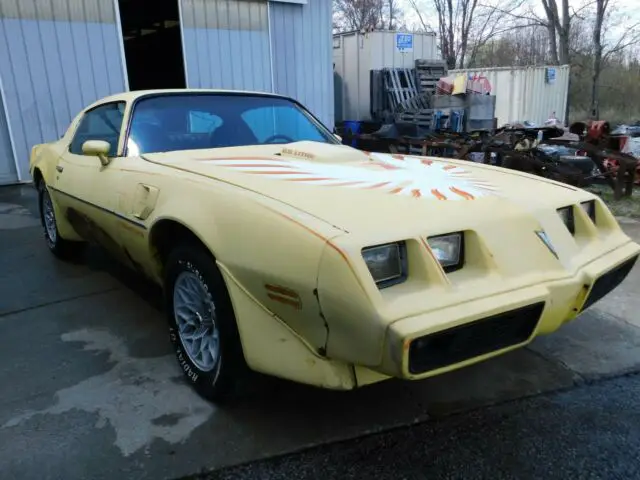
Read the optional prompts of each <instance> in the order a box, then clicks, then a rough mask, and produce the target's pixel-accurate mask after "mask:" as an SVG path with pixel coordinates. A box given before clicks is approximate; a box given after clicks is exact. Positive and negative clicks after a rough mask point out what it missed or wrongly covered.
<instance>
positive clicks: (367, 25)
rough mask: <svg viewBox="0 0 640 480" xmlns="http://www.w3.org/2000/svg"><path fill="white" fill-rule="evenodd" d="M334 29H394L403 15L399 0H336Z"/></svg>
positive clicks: (334, 4) (334, 5)
mask: <svg viewBox="0 0 640 480" xmlns="http://www.w3.org/2000/svg"><path fill="white" fill-rule="evenodd" d="M333 13H334V21H333V24H334V29H336V30H374V29H380V30H387V29H388V30H392V29H394V28H396V26H397V20H398V19H399V18H400V17H401V15H402V10H401V9H400V6H399V1H398V0H334V2H333Z"/></svg>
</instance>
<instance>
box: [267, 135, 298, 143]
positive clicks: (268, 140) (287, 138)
mask: <svg viewBox="0 0 640 480" xmlns="http://www.w3.org/2000/svg"><path fill="white" fill-rule="evenodd" d="M276 138H282V139H284V141H285V143H293V142H294V141H295V140H294V139H293V138H290V137H287V136H286V135H281V134H276V135H271V136H270V137H269V138H267V139H265V141H264V142H262V143H272V142H273V140H275V139H276Z"/></svg>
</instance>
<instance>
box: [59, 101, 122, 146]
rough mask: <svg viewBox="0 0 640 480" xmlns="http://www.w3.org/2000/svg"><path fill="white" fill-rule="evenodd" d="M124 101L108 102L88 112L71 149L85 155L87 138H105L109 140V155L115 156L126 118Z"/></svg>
mask: <svg viewBox="0 0 640 480" xmlns="http://www.w3.org/2000/svg"><path fill="white" fill-rule="evenodd" d="M124 107H125V104H124V102H118V103H108V104H106V105H102V106H100V107H97V108H94V109H93V110H91V111H90V112H87V113H86V114H85V115H84V117H83V118H82V120H80V125H78V129H77V130H76V133H75V135H74V137H73V140H72V141H71V145H70V147H69V151H70V152H71V153H75V154H76V155H83V153H82V144H83V143H84V142H86V141H87V140H104V141H105V142H109V145H111V150H110V151H109V156H110V157H114V156H115V155H116V154H117V151H118V140H119V139H120V128H121V127H122V120H123V119H124Z"/></svg>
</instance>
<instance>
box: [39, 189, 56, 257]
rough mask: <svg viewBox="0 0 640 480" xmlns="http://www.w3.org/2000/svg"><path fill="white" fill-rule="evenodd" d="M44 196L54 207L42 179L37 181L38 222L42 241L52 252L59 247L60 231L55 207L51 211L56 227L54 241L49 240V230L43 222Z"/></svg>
mask: <svg viewBox="0 0 640 480" xmlns="http://www.w3.org/2000/svg"><path fill="white" fill-rule="evenodd" d="M45 196H48V197H49V202H51V207H52V208H54V206H53V199H52V198H51V194H50V193H49V190H48V189H47V185H46V184H45V183H44V181H43V180H40V182H39V183H38V206H39V208H40V223H41V224H42V233H43V235H44V241H45V242H46V243H47V247H49V249H50V250H51V251H53V252H56V251H57V250H58V249H59V248H58V243H59V241H60V232H58V221H57V218H56V215H55V208H54V211H53V221H54V223H53V224H54V226H55V229H56V240H55V242H54V241H53V240H51V237H50V236H49V232H48V231H47V224H46V222H45V218H44V199H45Z"/></svg>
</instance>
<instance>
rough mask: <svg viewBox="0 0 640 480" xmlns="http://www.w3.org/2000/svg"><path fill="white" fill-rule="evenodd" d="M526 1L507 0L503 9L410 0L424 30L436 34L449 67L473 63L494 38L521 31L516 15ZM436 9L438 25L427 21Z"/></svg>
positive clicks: (475, 1) (474, 0)
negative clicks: (518, 27)
mask: <svg viewBox="0 0 640 480" xmlns="http://www.w3.org/2000/svg"><path fill="white" fill-rule="evenodd" d="M523 3H524V0H507V1H506V2H504V3H503V5H504V6H503V7H501V8H497V7H495V6H493V5H487V4H484V3H482V1H481V0H409V4H410V5H411V7H412V9H413V10H414V12H415V13H416V17H417V19H418V21H419V22H420V25H421V27H422V29H423V30H424V31H431V32H436V33H437V34H438V38H439V40H440V51H441V53H442V57H443V58H444V60H445V61H446V62H447V65H448V67H449V68H463V67H464V66H465V64H466V63H469V62H470V63H473V61H474V58H475V55H476V54H477V52H478V49H480V48H481V47H482V46H483V45H485V44H486V43H487V42H488V41H489V40H491V39H492V38H494V37H496V36H498V35H501V34H504V33H505V32H507V31H509V30H512V29H514V28H517V26H516V24H515V22H514V18H513V17H514V15H513V12H514V11H516V10H517V9H518V8H520V6H521V5H522V4H523ZM431 9H433V11H434V13H435V17H436V19H437V24H436V26H435V27H434V26H433V25H432V24H431V23H428V22H427V21H426V19H427V18H429V17H430V15H429V10H431Z"/></svg>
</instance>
